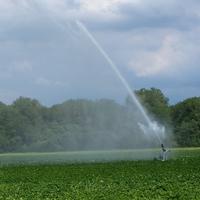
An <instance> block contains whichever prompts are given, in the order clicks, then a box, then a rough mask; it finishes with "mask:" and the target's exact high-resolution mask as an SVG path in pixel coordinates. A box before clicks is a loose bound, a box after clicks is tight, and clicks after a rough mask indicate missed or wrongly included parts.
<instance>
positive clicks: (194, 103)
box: [172, 97, 200, 146]
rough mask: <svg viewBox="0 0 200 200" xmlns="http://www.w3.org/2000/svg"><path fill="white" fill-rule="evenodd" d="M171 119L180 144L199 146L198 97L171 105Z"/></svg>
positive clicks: (199, 102) (199, 115)
mask: <svg viewBox="0 0 200 200" xmlns="http://www.w3.org/2000/svg"><path fill="white" fill-rule="evenodd" d="M172 121H173V124H174V132H175V137H176V141H177V143H178V144H179V145H180V146H200V97H194V98H190V99H186V100H185V101H183V102H180V103H178V104H176V105H175V106H172Z"/></svg>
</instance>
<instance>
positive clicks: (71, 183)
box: [0, 151, 200, 200]
mask: <svg viewBox="0 0 200 200" xmlns="http://www.w3.org/2000/svg"><path fill="white" fill-rule="evenodd" d="M186 153H187V152H185V154H186ZM196 153H197V154H198V155H199V151H197V152H196ZM199 166H200V157H199V156H198V157H196V156H195V157H182V158H180V159H177V160H169V161H167V162H160V161H132V162H130V161H129V162H116V163H101V164H98V163H95V164H73V165H67V164H60V165H59V164H57V165H34V166H8V167H1V168H0V200H14V199H16V200H17V199H21V200H26V199H27V200H29V199H37V200H40V199H41V200H47V199H60V200H62V199H63V200H64V199H69V200H70V199H71V200H74V199H76V200H79V199H80V200H84V199H85V200H88V199H91V200H92V199H95V200H97V199H99V200H102V199H116V200H120V199H121V200H125V199H127V200H128V199H133V200H137V199H157V200H159V199H180V200H188V199H190V200H195V199H196V200H197V199H200V187H199V179H200V173H199V170H200V167H199Z"/></svg>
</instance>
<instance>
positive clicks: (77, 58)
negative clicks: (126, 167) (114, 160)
mask: <svg viewBox="0 0 200 200" xmlns="http://www.w3.org/2000/svg"><path fill="white" fill-rule="evenodd" d="M22 9H23V8H22ZM31 12H33V13H38V14H39V16H40V18H38V17H36V15H35V14H34V15H33V16H31V17H27V19H26V22H25V23H23V26H21V25H20V23H19V24H11V27H10V28H9V30H6V33H7V36H5V35H4V37H7V38H6V39H7V40H8V41H10V42H7V43H5V46H4V51H3V52H2V56H3V55H7V56H5V57H4V59H2V60H1V64H3V65H4V66H5V67H4V68H3V73H2V74H3V75H2V76H3V78H5V79H7V80H9V81H7V83H5V81H4V80H3V79H1V82H2V83H4V84H6V86H7V87H8V88H9V92H10V93H6V94H8V95H7V97H6V95H4V94H3V97H4V98H5V100H3V102H5V103H7V104H9V106H8V105H3V106H2V107H7V108H6V109H7V110H6V109H5V111H4V112H5V113H6V112H8V113H9V112H11V113H12V114H13V116H14V117H15V118H16V119H17V123H16V130H17V131H16V132H15V133H14V134H13V135H12V136H11V137H12V140H11V142H8V143H5V145H3V146H2V147H1V151H2V152H60V151H93V150H95V151H105V150H129V149H148V148H158V147H160V144H161V143H167V145H169V144H170V139H171V138H170V137H171V136H170V134H169V135H168V130H167V127H164V126H163V125H162V123H161V122H160V121H159V119H154V118H153V117H151V116H150V115H149V114H148V112H147V111H146V109H145V108H143V107H142V105H141V103H140V102H139V100H138V98H137V97H136V96H135V94H134V92H133V91H134V86H132V85H131V86H130V85H129V84H128V82H127V81H126V79H125V78H124V75H123V71H120V69H119V68H118V66H115V64H114V62H113V61H112V58H110V57H109V56H108V55H107V54H106V53H105V51H104V50H103V47H100V45H99V44H98V43H96V40H95V42H94V40H93V39H92V40H91V37H88V36H87V34H85V33H84V29H85V30H87V29H86V27H85V26H84V24H82V23H81V25H80V22H79V23H78V24H77V22H76V19H75V18H71V17H66V18H62V19H60V18H58V17H56V16H55V13H52V12H50V11H49V10H46V9H44V8H43V7H40V4H36V6H35V7H34V8H33V9H31ZM40 12H41V13H40ZM23 15H25V16H28V15H27V13H26V12H25V13H23ZM32 22H34V26H32V25H31V24H32ZM37 22H38V24H37ZM81 27H82V30H81ZM46 29H47V30H48V31H49V34H48V35H46ZM87 31H88V30H87ZM87 31H86V33H88V32H87ZM16 33H17V34H16ZM95 43H96V44H97V45H96V46H95V45H94V44H95ZM10 46H11V47H12V50H11V48H10ZM99 50H100V52H99ZM8 52H9V54H8ZM108 54H109V53H108ZM102 55H103V56H102ZM110 66H111V67H110ZM113 69H114V71H113ZM11 80H12V81H11ZM24 83H25V84H24ZM30 88H31V90H30ZM12 91H15V92H14V93H12ZM9 94H12V95H9ZM20 96H23V97H21V98H19V97H20ZM128 97H131V99H130V98H129V101H127V99H128ZM14 99H15V101H14V102H13V100H14ZM9 109H10V110H9ZM156 120H157V121H156ZM2 137H3V138H4V137H5V141H7V140H8V136H6V135H3V136H2ZM156 154H157V152H156ZM141 157H142V156H141ZM147 157H148V156H147ZM150 158H153V156H152V154H150Z"/></svg>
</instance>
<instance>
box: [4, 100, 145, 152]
mask: <svg viewBox="0 0 200 200" xmlns="http://www.w3.org/2000/svg"><path fill="white" fill-rule="evenodd" d="M138 135H140V137H138ZM142 139H144V138H142V134H141V130H140V129H139V127H138V126H137V118H136V116H135V115H134V113H133V112H129V111H128V108H127V107H126V106H123V105H120V104H118V103H116V102H114V101H112V100H106V99H102V100H97V101H91V100H84V99H80V100H68V101H66V102H64V103H62V104H59V105H54V106H52V107H50V108H47V107H44V106H42V105H41V104H40V103H39V102H38V101H37V100H32V99H29V98H23V97H20V98H19V99H17V100H16V101H15V102H14V103H13V104H12V105H4V104H1V105H0V150H1V151H2V152H11V151H64V150H87V149H104V148H105V149H112V148H113V149H114V148H118V149H120V148H132V147H137V145H138V144H140V143H141V142H139V140H142ZM143 143H145V142H143Z"/></svg>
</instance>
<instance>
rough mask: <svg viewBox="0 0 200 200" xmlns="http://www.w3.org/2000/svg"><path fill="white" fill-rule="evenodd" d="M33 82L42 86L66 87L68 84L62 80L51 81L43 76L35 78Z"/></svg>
mask: <svg viewBox="0 0 200 200" xmlns="http://www.w3.org/2000/svg"><path fill="white" fill-rule="evenodd" d="M35 84H36V85H39V86H44V87H67V86H68V84H67V83H65V82H62V81H58V80H56V81H53V80H49V79H47V78H45V77H39V78H37V79H36V80H35Z"/></svg>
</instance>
